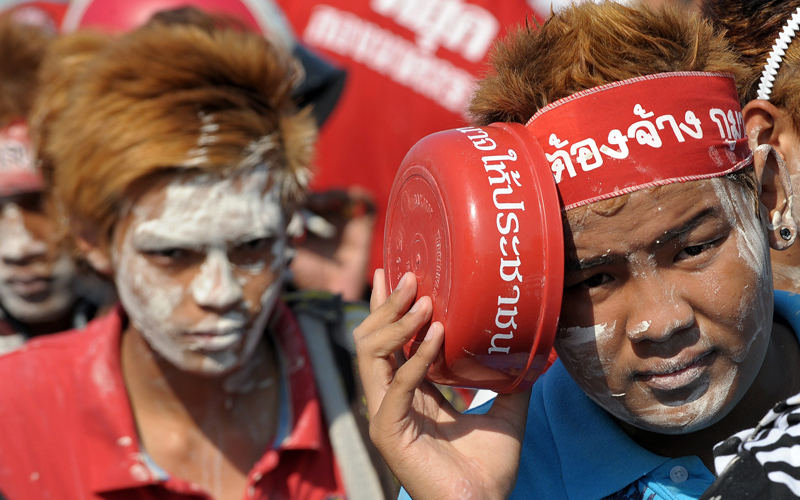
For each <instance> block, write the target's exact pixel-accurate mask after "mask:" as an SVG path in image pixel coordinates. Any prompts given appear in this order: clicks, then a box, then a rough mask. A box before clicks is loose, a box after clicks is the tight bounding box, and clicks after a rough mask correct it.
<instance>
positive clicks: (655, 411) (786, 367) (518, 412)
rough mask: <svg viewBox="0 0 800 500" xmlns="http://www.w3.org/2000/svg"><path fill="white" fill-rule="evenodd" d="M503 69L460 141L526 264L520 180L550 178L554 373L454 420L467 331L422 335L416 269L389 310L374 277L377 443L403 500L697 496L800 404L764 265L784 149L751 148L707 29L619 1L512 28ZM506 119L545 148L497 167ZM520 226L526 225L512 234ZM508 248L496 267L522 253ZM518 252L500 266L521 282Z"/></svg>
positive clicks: (500, 61)
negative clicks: (451, 397) (727, 444)
mask: <svg viewBox="0 0 800 500" xmlns="http://www.w3.org/2000/svg"><path fill="white" fill-rule="evenodd" d="M491 69H492V70H491V72H490V73H489V75H488V76H487V77H486V78H485V79H484V80H483V81H482V82H481V83H480V85H479V88H478V91H477V93H476V94H475V96H474V97H473V100H472V104H471V112H472V115H473V119H474V122H475V129H469V134H470V135H471V136H472V142H470V141H468V140H465V141H462V142H463V143H464V144H465V146H464V147H467V148H471V149H470V151H472V150H473V149H476V148H477V149H481V150H483V149H485V150H486V151H487V152H486V153H484V154H486V155H488V156H486V157H485V158H484V161H483V162H477V164H476V165H459V167H461V168H463V169H468V168H476V169H477V170H478V171H479V173H480V174H481V175H480V177H481V178H480V181H481V186H483V187H486V185H488V184H491V185H492V188H493V189H494V193H495V194H494V196H495V197H498V196H500V198H499V201H498V200H495V206H487V210H495V209H497V210H498V211H502V212H503V213H502V214H498V216H497V217H498V219H497V220H498V224H497V232H495V228H494V227H491V228H490V230H489V231H488V232H487V234H486V237H487V238H488V237H490V236H491V237H492V238H498V237H499V236H500V235H504V236H505V238H513V240H516V241H518V242H520V243H519V245H518V246H519V247H520V248H522V247H523V243H522V242H528V241H531V240H532V241H536V238H537V237H538V238H541V236H540V235H539V236H537V234H535V233H532V232H530V230H529V227H526V226H524V225H523V224H522V223H521V221H522V220H523V219H522V215H517V214H522V212H523V210H526V209H527V210H528V211H530V209H531V204H536V203H537V202H538V201H540V200H538V199H536V198H535V197H534V198H527V199H525V203H524V204H523V203H522V202H521V201H520V200H519V199H518V197H521V196H523V195H524V188H523V190H522V191H520V190H519V187H520V186H519V185H515V182H516V181H515V180H514V179H516V180H517V181H520V179H522V177H519V176H518V174H519V173H521V172H522V169H523V168H532V169H535V170H538V169H541V170H539V171H540V172H541V171H544V172H546V173H549V174H551V175H552V177H553V182H554V183H555V186H556V188H557V191H558V196H559V204H560V206H555V207H553V208H551V209H553V210H557V211H560V212H561V218H562V221H563V228H564V241H563V242H564V259H565V265H564V274H563V278H564V282H563V290H562V301H561V304H562V305H561V308H560V319H559V324H558V329H557V333H556V337H555V348H556V351H557V352H558V355H559V360H558V361H556V362H555V363H554V364H553V366H552V367H551V368H550V369H549V370H548V371H547V372H546V373H545V374H544V375H542V376H541V377H540V378H539V379H538V380H537V381H536V382H535V384H534V385H533V387H532V389H531V390H530V391H526V392H522V393H517V394H502V395H500V396H498V397H497V398H496V399H495V401H494V403H493V404H492V405H491V407H490V408H488V409H487V408H486V407H484V408H482V409H481V410H480V411H478V412H477V413H478V414H467V415H463V414H459V413H458V412H455V411H454V410H453V409H452V407H450V406H449V405H448V404H447V402H446V401H445V400H444V399H443V398H442V397H441V396H440V395H439V394H438V393H437V392H436V391H435V390H434V389H433V388H432V387H431V385H430V384H429V383H428V382H426V381H425V380H424V379H425V377H426V374H427V373H428V371H429V369H430V368H431V366H433V365H435V363H436V362H437V360H438V356H439V355H440V349H442V346H443V343H444V345H445V346H447V345H448V344H447V341H448V339H455V340H456V342H458V340H459V339H460V336H462V335H464V336H466V335H470V334H472V332H459V331H452V330H449V331H445V327H444V326H443V324H442V323H440V322H433V324H430V323H429V321H430V318H431V316H432V309H433V305H432V304H433V303H434V301H435V297H428V296H422V297H417V290H418V288H417V280H416V279H415V277H414V276H413V275H411V274H410V273H409V274H407V275H405V276H403V278H402V280H401V281H400V282H399V283H398V284H397V286H395V289H394V290H393V291H392V293H391V294H388V293H387V291H386V287H385V281H386V278H385V277H384V274H383V272H382V271H378V272H377V273H376V275H375V281H374V292H373V297H372V313H371V315H370V316H369V318H367V320H366V321H365V322H364V323H363V324H362V325H361V326H360V327H359V328H358V329H357V330H356V333H355V339H356V344H357V347H358V353H359V368H360V371H361V377H362V381H363V383H364V386H365V393H366V397H367V403H368V406H369V413H370V417H371V420H370V426H371V428H370V435H371V436H372V438H373V440H374V442H375V443H376V445H377V446H378V448H379V449H380V451H381V453H382V454H383V456H384V458H385V459H386V461H387V463H388V464H389V466H390V467H391V468H392V470H393V471H394V473H395V474H396V475H397V477H398V479H399V481H400V482H401V484H402V485H403V486H404V487H405V489H406V491H407V494H406V493H403V495H402V498H408V496H410V497H412V498H414V499H415V500H426V499H457V498H481V499H507V498H511V499H527V498H536V499H558V500H561V499H564V500H566V499H575V498H581V499H598V500H599V499H635V500H639V499H643V500H666V499H670V500H686V499H695V500H696V499H698V498H699V497H700V496H701V495H703V492H704V491H706V490H707V489H708V488H709V487H710V486H711V485H712V483H714V481H715V476H714V474H713V473H712V471H713V470H714V455H713V451H712V450H713V446H714V444H716V443H718V442H720V441H723V440H725V439H726V438H728V437H729V436H731V435H732V434H735V433H737V432H739V431H741V430H742V429H746V428H748V427H755V426H756V424H758V423H759V420H760V419H761V417H762V415H764V414H766V413H767V411H768V410H769V409H770V408H771V407H772V406H773V405H774V404H776V403H778V402H779V401H781V400H784V399H786V398H787V397H789V396H791V395H792V394H796V393H798V391H800V372H798V371H797V369H796V367H797V366H798V364H799V363H800V340H798V336H800V323H798V320H797V318H798V311H800V298H799V297H798V296H797V295H794V294H788V293H785V292H781V291H774V290H773V286H772V274H771V268H770V257H769V251H770V249H773V250H776V251H785V250H787V249H790V248H792V245H793V243H794V242H795V239H796V237H797V231H798V225H797V220H796V218H795V217H794V214H793V212H792V186H791V182H790V180H789V177H788V173H787V170H786V165H785V164H784V163H783V162H782V160H781V158H780V156H778V155H777V154H776V153H775V151H774V149H772V148H771V147H770V146H769V145H761V146H760V147H758V148H757V149H756V150H755V151H751V150H750V148H749V147H748V140H747V136H746V134H745V127H744V119H743V116H742V113H741V106H740V103H739V99H738V95H737V89H736V84H735V81H734V77H743V76H745V74H746V72H745V71H744V68H743V67H742V66H741V65H740V64H739V63H738V57H737V55H736V54H735V53H734V52H733V51H732V50H731V49H730V47H729V46H728V45H727V42H726V41H725V39H724V37H723V36H722V34H721V33H720V32H718V31H715V30H714V29H713V27H712V26H711V25H710V23H708V22H705V21H703V20H702V19H700V18H699V17H698V16H696V15H692V14H689V13H687V12H685V11H682V10H676V9H660V10H653V9H649V8H646V7H643V6H638V7H626V6H622V5H618V4H615V3H611V2H599V3H597V4H595V3H592V2H584V3H580V4H577V5H574V6H572V7H568V8H566V9H564V10H561V11H559V12H557V13H555V14H554V15H553V16H552V17H551V18H550V19H549V20H548V21H547V22H546V23H544V24H543V25H541V26H537V27H525V28H522V29H520V30H519V31H518V32H517V33H515V34H513V35H512V36H511V37H509V38H508V39H507V40H505V41H503V43H501V44H499V45H498V46H497V47H496V50H495V54H494V57H493V59H492V68H491ZM496 122H499V123H501V124H503V123H508V124H510V125H508V126H509V127H511V126H512V125H513V127H514V130H517V131H518V133H519V134H524V136H525V138H526V139H525V140H526V141H528V142H534V141H535V142H536V143H538V147H540V151H539V153H538V154H535V153H536V148H528V149H527V150H523V149H522V143H520V144H521V145H520V147H519V149H518V148H516V147H515V148H514V149H513V150H507V148H505V147H504V148H503V150H502V151H495V149H500V147H499V144H500V141H499V140H498V141H496V142H495V139H497V138H499V135H496V134H498V132H496V131H497V130H504V129H503V128H502V127H500V126H494V127H493V126H490V124H492V123H496ZM523 125H524V126H523ZM476 129H478V130H476ZM523 152H525V155H523ZM498 154H502V155H504V156H502V158H503V163H498V161H497V160H498V158H501V157H499V156H496V155H498ZM491 155H495V156H491ZM453 157H454V158H459V159H460V158H461V156H459V155H457V154H454V155H453ZM528 158H531V159H530V160H528ZM453 161H456V160H453ZM512 165H513V167H512ZM487 177H488V182H486V180H487ZM509 193H514V196H515V197H517V198H513V197H512V196H511V195H510V194H509ZM510 201H513V202H514V203H510ZM511 215H513V216H514V219H515V220H516V221H517V224H513V223H509V224H506V225H503V224H502V222H503V221H511ZM504 231H505V232H504ZM512 231H513V232H512ZM512 235H513V236H512ZM504 241H505V242H506V244H505V245H503V243H501V245H503V246H501V249H503V250H504V255H505V254H506V253H508V254H509V256H510V255H511V252H512V251H513V252H515V253H516V252H517V250H516V247H514V246H513V245H512V244H511V241H512V240H509V239H505V240H504ZM452 251H458V249H456V248H453V249H452ZM526 257H530V255H521V254H516V260H514V259H511V260H510V261H508V262H512V263H514V264H513V265H514V266H516V268H519V269H522V267H521V264H520V262H522V261H524V260H525V259H526ZM477 258H480V256H478V257H477ZM508 258H510V257H508ZM504 264H506V263H505V262H504ZM504 264H501V272H503V267H502V266H503V265H504ZM512 269H515V267H512ZM505 272H506V273H510V270H509V269H508V267H506V269H505ZM537 277H538V276H536V275H530V274H527V273H524V272H522V271H520V272H519V273H518V274H514V275H511V274H508V276H506V278H508V281H510V282H512V283H514V284H517V282H520V283H525V282H528V281H529V280H531V279H534V280H535V279H537ZM520 287H521V285H520ZM473 293H475V294H477V296H480V294H481V293H483V290H474V291H473ZM524 300H525V299H521V298H520V299H519V304H518V306H517V307H518V308H520V309H522V308H525V307H526V305H527V304H526V303H525V302H523V301H524ZM488 301H489V302H490V305H491V306H495V305H496V304H495V302H494V297H489V298H488ZM497 304H499V302H498V303H497ZM513 333H515V332H511V333H510V334H509V335H508V336H503V338H504V339H506V338H511V337H513V335H512V334H513ZM417 335H419V336H420V337H419V340H420V342H419V346H418V349H417V350H416V352H415V354H413V355H412V356H410V357H409V358H408V359H407V361H406V362H405V363H399V362H398V358H397V357H396V354H397V351H399V350H400V349H401V348H402V347H403V346H404V345H406V344H407V343H408V342H409V341H410V340H412V339H413V338H415V337H416V336H417ZM493 340H494V339H493ZM503 345H506V344H503ZM487 347H489V346H488V340H487ZM492 348H493V349H492ZM507 352H508V349H507V348H502V347H500V346H496V345H494V343H492V344H491V347H490V348H489V350H488V353H487V352H486V351H485V352H483V353H474V354H473V353H470V355H473V356H478V355H481V356H484V357H487V358H490V360H489V361H486V362H485V363H487V364H493V365H494V366H502V363H503V360H504V359H505V358H504V356H505V355H506V353H507ZM492 357H494V358H492ZM462 377H463V374H462ZM712 496H713V495H712ZM713 498H717V499H718V498H730V497H728V496H726V495H724V494H723V495H722V496H721V497H719V496H714V497H713ZM758 498H768V497H767V496H761V497H758ZM770 498H771V497H770Z"/></svg>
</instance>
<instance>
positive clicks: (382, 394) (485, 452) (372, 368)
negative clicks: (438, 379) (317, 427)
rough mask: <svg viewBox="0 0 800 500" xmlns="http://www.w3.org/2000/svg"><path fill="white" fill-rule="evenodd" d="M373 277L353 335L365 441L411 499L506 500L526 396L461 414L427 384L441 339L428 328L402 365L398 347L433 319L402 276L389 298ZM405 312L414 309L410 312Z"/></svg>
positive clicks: (379, 276)
mask: <svg viewBox="0 0 800 500" xmlns="http://www.w3.org/2000/svg"><path fill="white" fill-rule="evenodd" d="M384 290H385V282H384V274H383V271H382V270H378V271H377V272H376V273H375V278H374V283H373V293H372V299H371V301H370V310H371V314H370V315H369V317H367V319H366V320H365V321H364V322H363V323H362V324H361V326H359V327H358V328H357V329H356V330H355V332H354V337H355V342H356V349H357V352H358V362H359V371H360V374H361V379H362V382H363V385H364V392H365V395H366V398H367V407H368V411H369V415H370V437H371V438H372V440H373V442H374V443H375V445H376V446H377V448H378V450H379V451H380V452H381V455H382V456H383V458H384V460H386V463H387V464H388V465H389V467H390V468H391V469H392V472H394V474H395V475H396V476H397V478H398V480H399V481H400V483H401V484H402V485H403V486H404V487H405V488H406V490H407V491H408V493H409V494H410V495H411V497H412V498H414V499H415V500H429V499H435V500H445V499H461V498H471V499H476V500H479V499H505V498H508V496H509V495H510V494H511V491H512V490H513V489H514V484H515V480H516V475H517V471H518V469H519V460H520V451H521V448H522V439H523V437H524V435H525V422H526V419H527V411H528V403H529V400H530V391H528V392H525V393H522V394H511V395H500V396H498V397H497V399H496V401H495V403H494V405H493V406H492V408H491V409H490V410H489V412H488V413H486V414H485V415H463V414H461V413H459V412H458V411H456V410H455V409H453V407H452V406H450V404H449V403H448V402H447V400H446V399H445V398H444V397H443V396H442V395H441V394H440V393H439V392H438V391H437V390H436V388H434V387H433V385H431V384H430V383H428V382H426V381H425V380H424V379H425V375H426V373H427V371H428V367H429V366H430V365H431V363H432V362H433V360H434V359H435V357H436V355H437V353H438V352H439V348H440V347H441V345H442V343H443V341H444V327H443V326H442V324H441V323H438V322H436V323H433V324H432V325H431V326H430V328H429V329H428V331H427V333H426V336H425V340H424V341H423V342H422V345H421V346H420V348H419V349H418V350H417V352H416V354H414V356H412V357H411V358H410V359H409V360H408V361H406V362H404V363H402V364H401V363H399V362H398V361H397V360H398V359H402V358H403V356H402V354H401V353H397V351H399V350H400V349H401V348H402V346H403V345H405V344H406V343H407V342H408V341H409V340H410V339H411V338H413V337H414V336H415V335H416V334H417V333H418V332H419V331H420V329H421V328H422V327H423V326H424V325H425V324H426V323H427V322H428V321H429V320H430V318H431V313H432V304H431V300H430V298H429V297H422V298H420V299H419V300H418V301H417V302H416V304H415V305H414V307H411V304H412V302H413V301H414V298H415V296H416V293H417V283H416V279H415V278H414V276H413V274H411V273H407V274H406V275H405V276H404V277H403V279H402V280H401V282H400V284H399V285H398V287H397V288H396V289H395V290H394V292H393V293H392V294H391V296H389V297H388V298H387V297H386V293H385V291H384ZM409 308H411V309H410V310H409Z"/></svg>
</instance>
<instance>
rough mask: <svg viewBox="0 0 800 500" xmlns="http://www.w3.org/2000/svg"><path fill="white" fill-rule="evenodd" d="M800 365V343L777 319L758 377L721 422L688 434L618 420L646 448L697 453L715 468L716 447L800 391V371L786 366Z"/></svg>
mask: <svg viewBox="0 0 800 500" xmlns="http://www.w3.org/2000/svg"><path fill="white" fill-rule="evenodd" d="M791 366H800V345H799V344H798V341H797V337H796V336H795V334H794V332H792V330H791V329H789V328H787V327H785V326H783V325H781V324H778V323H774V324H773V328H772V334H771V336H770V343H769V347H768V349H767V354H766V356H765V358H764V362H763V364H762V365H761V369H760V371H759V373H758V375H757V376H756V379H755V381H754V382H753V384H752V385H751V386H750V388H749V389H748V390H747V392H746V393H745V395H744V396H743V397H742V400H741V401H739V403H738V404H737V405H736V406H735V407H734V408H733V410H731V411H730V413H728V414H727V415H726V416H725V417H723V418H722V419H721V420H720V421H719V422H717V423H715V424H713V425H711V426H709V427H706V428H705V429H701V430H699V431H696V432H692V433H689V434H680V435H675V434H659V433H656V432H651V431H645V430H642V429H639V428H637V427H634V426H632V425H630V424H627V423H624V422H619V423H620V425H621V426H622V428H623V429H624V430H625V432H626V433H627V434H628V435H630V436H631V437H632V438H633V440H634V441H636V442H637V443H638V444H639V445H640V446H642V447H643V448H645V449H647V450H649V451H651V452H653V453H655V454H657V455H661V456H664V457H670V458H677V457H682V456H689V455H695V456H698V457H700V459H701V460H702V461H703V463H704V464H705V466H706V467H708V469H709V470H711V471H712V472H713V471H714V455H713V448H714V445H716V444H717V443H719V442H721V441H723V440H725V439H727V438H729V437H730V436H732V435H733V434H735V433H737V432H739V431H742V430H744V429H748V428H753V427H755V426H756V425H757V424H758V422H759V421H760V420H761V418H762V417H764V415H766V414H767V412H768V411H769V410H770V409H771V408H772V407H773V406H774V405H775V404H776V403H777V402H779V401H782V400H784V399H787V398H789V397H790V396H793V395H794V394H797V393H798V392H800V373H796V372H797V370H787V369H786V367H791Z"/></svg>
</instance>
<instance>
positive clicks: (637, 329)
mask: <svg viewBox="0 0 800 500" xmlns="http://www.w3.org/2000/svg"><path fill="white" fill-rule="evenodd" d="M652 323H653V322H652V321H642V322H641V323H639V324H638V325H634V326H633V327H632V328H631V329H629V330H628V334H629V335H638V334H640V333H644V332H646V331H647V329H648V328H650V325H651V324H652Z"/></svg>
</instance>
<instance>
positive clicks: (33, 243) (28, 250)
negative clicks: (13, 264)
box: [0, 203, 48, 271]
mask: <svg viewBox="0 0 800 500" xmlns="http://www.w3.org/2000/svg"><path fill="white" fill-rule="evenodd" d="M0 234H2V238H0V258H2V259H3V260H12V261H19V260H23V259H26V258H31V257H36V256H40V255H44V254H46V253H47V250H48V248H47V243H45V242H44V241H41V240H38V239H36V238H34V237H33V235H31V233H30V232H29V231H28V229H27V228H26V227H25V218H24V216H23V215H22V210H20V208H19V206H18V205H17V204H16V203H8V204H6V205H5V206H4V207H3V211H2V213H0ZM6 269H7V266H6V265H3V267H2V270H3V271H6Z"/></svg>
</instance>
